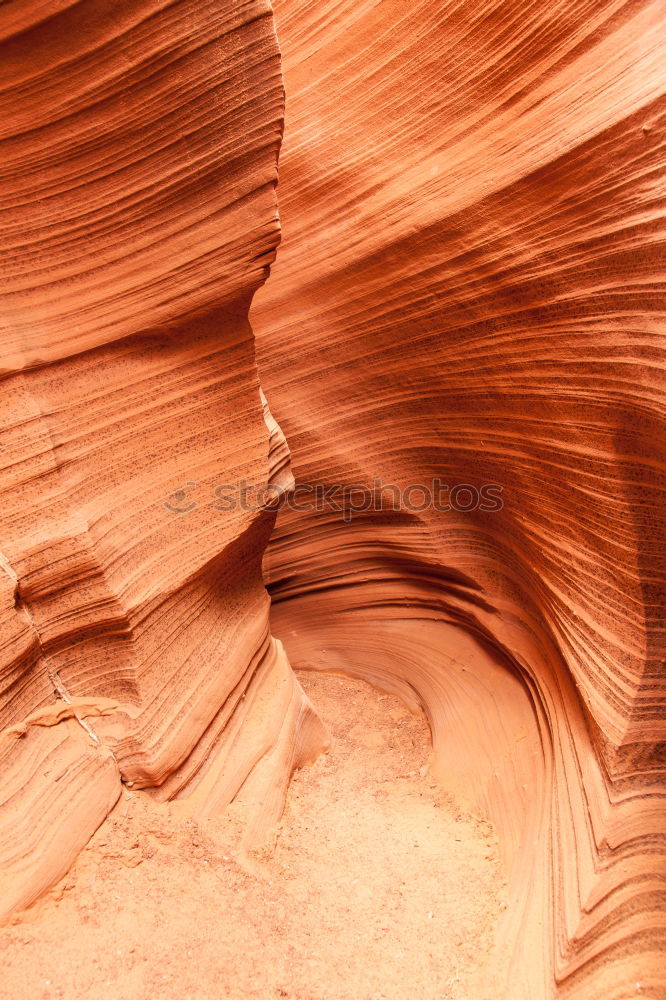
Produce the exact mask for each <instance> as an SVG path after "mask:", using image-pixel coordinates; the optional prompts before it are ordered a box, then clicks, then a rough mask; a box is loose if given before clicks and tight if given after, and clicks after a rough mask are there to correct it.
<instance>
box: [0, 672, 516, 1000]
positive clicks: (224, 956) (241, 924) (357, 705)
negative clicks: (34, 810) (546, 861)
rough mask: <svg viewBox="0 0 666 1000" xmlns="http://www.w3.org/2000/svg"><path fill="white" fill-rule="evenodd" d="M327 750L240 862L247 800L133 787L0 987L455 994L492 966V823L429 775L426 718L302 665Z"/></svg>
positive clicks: (27, 930)
mask: <svg viewBox="0 0 666 1000" xmlns="http://www.w3.org/2000/svg"><path fill="white" fill-rule="evenodd" d="M299 679H300V681H301V683H302V684H303V687H304V688H305V690H306V692H307V693H308V694H309V696H310V697H311V698H312V700H313V701H314V703H315V704H316V705H317V708H318V710H319V712H320V713H321V715H322V718H323V719H324V721H325V722H326V724H327V726H328V727H329V730H330V733H331V748H330V750H329V752H328V753H327V754H324V755H322V756H321V757H320V758H319V759H318V760H317V761H316V763H315V764H314V765H313V766H312V767H306V768H304V769H302V770H301V771H299V772H297V774H296V775H295V776H294V779H293V782H292V784H291V787H290V791H289V795H288V799H287V806H286V809H285V813H284V816H283V819H282V822H281V824H280V828H279V834H278V838H277V843H276V849H275V852H274V854H272V855H270V853H269V852H267V854H266V856H265V857H263V858H262V857H260V856H257V855H255V856H254V857H253V858H252V859H248V860H249V861H250V863H251V865H252V868H253V872H252V873H250V872H249V871H248V870H247V867H248V866H247V864H246V865H245V867H241V866H239V864H237V863H236V861H235V860H234V853H235V852H234V843H235V841H236V840H237V835H238V832H239V830H240V829H241V828H242V825H243V815H242V812H243V804H242V797H241V801H239V802H237V803H235V804H234V805H233V806H232V807H231V809H230V810H229V812H228V814H227V815H226V816H224V817H221V818H218V819H216V820H211V821H207V822H206V823H203V824H197V823H195V822H193V821H192V820H191V819H190V818H187V816H186V807H187V803H186V800H183V801H182V802H180V803H179V802H175V803H170V804H166V803H162V804H158V803H156V802H154V801H152V800H151V799H150V798H149V797H148V796H147V795H145V794H141V793H139V794H137V793H131V792H126V793H125V794H124V796H123V798H122V799H121V801H120V803H119V804H118V806H117V808H116V810H115V812H114V813H113V814H112V816H111V817H110V819H109V820H108V821H107V822H106V823H105V824H104V825H103V826H102V827H101V829H100V830H99V831H98V833H97V834H96V835H95V837H94V838H93V840H92V841H91V843H90V844H89V846H88V847H87V848H86V849H85V850H84V852H83V853H82V854H81V856H80V858H79V860H78V861H77V863H76V865H75V867H74V868H73V869H72V871H71V872H70V874H69V875H68V876H67V878H66V879H65V880H64V882H61V883H60V884H59V885H58V886H57V887H56V889H55V890H54V892H53V894H52V895H51V897H50V898H47V899H45V900H44V901H43V902H42V903H40V904H38V905H37V907H36V908H35V909H34V910H33V911H32V912H31V913H29V915H28V918H27V919H24V921H23V922H22V923H21V924H20V925H17V926H14V927H8V928H5V929H4V930H3V931H2V932H1V935H0V947H1V948H2V949H3V950H4V954H5V961H4V968H3V981H2V984H1V985H0V995H1V996H2V997H7V998H9V997H28V996H30V997H35V998H40V1000H42V998H43V1000H51V998H53V1000H55V998H60V997H64V998H67V1000H84V998H85V1000H88V998H89V997H93V996H94V997H95V998H98V1000H118V998H120V997H122V998H123V1000H143V998H145V997H147V996H159V997H162V998H166V1000H176V998H177V1000H220V998H227V1000H240V998H244V997H252V998H256V1000H272V998H279V997H291V998H293V1000H404V998H405V997H410V998H414V1000H419V998H421V1000H440V998H441V1000H464V998H466V997H469V996H474V997H475V998H480V997H485V996H488V997H489V998H490V997H491V996H495V995H496V994H495V993H494V991H493V989H492V984H491V983H486V986H485V988H484V986H482V984H481V980H480V976H481V974H482V973H483V971H484V966H485V965H487V964H488V963H490V964H491V965H492V962H495V961H496V960H497V959H496V956H493V954H492V939H493V934H494V930H495V925H496V922H497V918H498V916H499V914H500V913H501V909H502V907H503V906H504V896H503V894H504V885H503V878H502V873H501V869H500V865H499V862H498V857H497V844H496V840H495V837H494V835H493V833H492V831H491V828H490V827H489V826H488V825H487V824H485V823H483V822H482V821H479V820H477V819H475V818H473V817H472V816H470V815H467V814H463V813H461V812H459V811H458V810H457V809H456V807H455V804H454V803H453V801H452V800H451V799H449V798H447V797H445V796H443V795H442V793H441V791H440V790H438V788H437V786H436V785H435V784H434V783H433V782H432V781H431V779H430V778H429V777H428V775H427V773H426V771H427V762H428V758H429V756H430V736H429V732H428V728H427V725H426V723H425V720H424V719H423V718H422V717H421V716H416V715H413V714H412V713H411V712H409V711H408V710H407V709H406V708H405V707H404V705H403V704H402V703H401V702H399V701H398V700H397V699H396V698H394V697H392V696H389V695H385V694H381V693H380V692H379V691H377V690H375V689H374V688H371V687H370V686H369V685H367V684H365V683H364V682H362V681H352V680H349V679H347V678H343V677H339V676H333V675H326V674H317V673H303V672H301V673H300V675H299Z"/></svg>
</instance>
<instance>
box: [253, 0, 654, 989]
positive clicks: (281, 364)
mask: <svg viewBox="0 0 666 1000" xmlns="http://www.w3.org/2000/svg"><path fill="white" fill-rule="evenodd" d="M275 6H276V17H277V23H278V32H279V37H280V44H281V48H282V54H283V65H284V74H285V86H286V93H287V108H288V114H287V131H286V135H285V144H284V147H283V153H282V157H281V161H280V212H281V219H282V222H283V231H284V241H283V246H282V248H281V251H280V256H279V259H278V263H277V265H276V268H275V269H274V272H273V274H272V277H271V282H270V283H269V284H268V285H267V286H266V288H265V289H263V290H262V292H261V294H260V296H258V298H257V302H256V307H255V308H254V310H253V314H252V315H253V325H254V327H255V332H256V335H257V339H258V357H259V367H260V373H261V378H262V383H263V385H264V387H265V389H266V393H267V396H268V398H269V399H270V400H271V406H272V408H273V412H274V413H275V415H276V417H277V419H278V420H279V421H280V424H281V426H282V427H283V429H284V431H285V434H286V437H287V440H288V441H289V444H290V448H291V451H292V455H293V456H294V457H295V464H294V471H295V475H296V479H297V481H298V482H299V483H303V484H313V483H320V484H324V486H325V487H327V488H331V487H333V486H335V484H351V483H360V484H364V485H365V486H366V488H369V489H370V490H374V491H375V493H376V492H377V491H378V489H379V488H380V487H379V486H378V483H383V484H389V485H390V486H391V487H393V486H395V487H397V489H398V490H399V494H400V496H401V497H402V498H403V500H404V497H405V491H406V490H407V488H408V487H409V486H410V485H413V484H425V485H426V486H430V485H431V484H432V481H433V479H439V481H440V483H441V484H444V485H446V486H449V487H453V486H456V485H458V484H467V485H469V486H471V487H472V488H473V489H474V490H475V491H477V495H480V493H481V490H482V487H483V486H484V485H487V484H497V485H499V486H500V487H501V500H502V506H501V509H494V510H487V509H486V510H484V509H482V508H481V507H480V506H479V505H476V506H472V508H470V509H468V510H461V509H460V507H461V506H463V507H464V506H465V505H466V504H467V499H466V497H465V495H464V494H458V497H459V501H460V502H459V504H458V509H455V507H454V508H452V509H450V510H448V511H444V510H434V509H433V508H432V506H428V507H426V508H425V509H419V504H420V503H421V501H422V494H419V493H418V492H416V493H413V494H412V495H411V499H412V500H413V501H414V502H413V503H412V504H411V505H409V504H407V505H406V504H405V503H404V502H403V503H402V511H398V512H395V511H392V510H391V507H392V502H391V497H392V496H394V495H395V491H394V490H392V489H391V490H389V491H388V494H387V496H388V500H387V502H385V503H384V504H383V509H382V510H365V511H357V512H355V513H353V514H352V515H351V518H350V520H347V521H346V520H345V518H344V515H343V513H342V512H340V511H336V510H335V509H333V506H334V503H335V502H339V501H340V499H341V497H340V493H338V494H337V496H335V497H334V499H333V503H330V504H329V503H327V502H326V501H325V500H322V501H321V502H320V504H319V506H320V509H319V510H316V509H308V505H310V506H311V507H312V505H313V503H314V497H313V495H312V493H308V492H305V491H304V492H303V493H302V494H301V499H300V502H299V507H300V508H301V509H300V510H299V511H284V512H283V513H281V515H280V520H279V527H278V531H277V533H276V535H275V536H274V539H273V541H272V542H271V546H270V550H269V558H268V560H267V565H268V568H269V572H270V576H271V581H272V584H271V590H272V594H273V599H274V602H275V603H274V627H275V630H276V633H277V634H278V635H279V636H281V638H282V639H283V640H284V642H285V644H286V647H287V651H288V653H289V655H290V658H291V659H292V662H295V663H297V664H298V665H300V666H308V667H313V668H321V669H335V670H342V671H345V672H350V673H354V674H358V675H360V676H363V677H365V678H367V679H369V680H370V681H372V682H374V683H376V684H379V685H382V686H387V687H390V688H391V689H393V690H397V691H399V692H400V693H401V694H402V695H403V697H405V699H406V700H408V701H411V702H413V703H414V704H418V703H420V704H421V705H423V707H424V708H425V711H426V713H427V714H428V717H429V720H430V722H431V726H432V729H433V734H434V740H435V760H434V765H433V766H434V767H435V768H436V770H437V772H438V774H439V775H440V776H441V778H442V780H443V781H444V782H445V783H447V784H448V785H449V786H450V787H451V788H452V789H453V790H455V792H456V793H457V794H462V795H465V796H467V797H468V798H470V799H471V800H472V801H473V802H474V803H475V804H476V805H477V806H479V807H480V808H482V809H483V810H484V811H485V812H486V814H487V815H488V816H490V817H491V818H492V820H493V821H494V822H495V824H496V826H497V829H498V831H499V833H500V836H501V838H502V842H503V848H504V854H505V860H506V864H507V870H508V874H509V880H510V894H511V904H510V906H509V908H508V910H507V914H506V917H505V920H504V924H503V928H502V934H501V943H500V947H501V948H502V949H510V950H511V952H512V956H513V957H512V962H511V967H510V981H509V982H508V984H507V986H506V995H507V996H510V997H511V998H512V1000H513V998H516V997H529V998H531V1000H533V998H535V997H540V996H543V995H550V994H551V993H552V991H553V990H554V989H555V987H556V985H557V986H558V987H559V989H560V991H561V994H562V995H563V996H567V997H580V998H581V1000H582V998H584V1000H596V998H599V1000H601V998H603V1000H611V998H617V1000H626V998H628V997H629V996H632V997H633V996H641V995H647V996H655V997H656V996H657V995H661V991H663V989H664V988H666V983H665V982H664V978H663V965H662V964H661V963H660V958H659V952H660V949H662V948H663V946H664V918H663V912H664V910H663V906H664V896H663V877H664V850H665V848H666V843H665V840H664V829H665V827H664V823H665V814H664V797H663V796H664V758H663V746H664V738H665V732H664V718H665V715H664V685H665V680H664V677H665V675H664V666H663V662H664V647H663V607H664V600H663V598H664V592H663V582H664V578H665V576H666V574H665V572H664V570H665V567H664V517H663V515H664V506H663V499H664V478H663V472H664V442H665V440H666V438H665V436H664V422H663V414H664V377H663V360H664V356H663V301H664V300H663V288H662V286H661V285H660V283H659V282H658V280H657V275H658V274H659V272H660V262H662V261H663V196H664V188H663V172H662V167H663V157H664V124H665V122H666V115H665V112H666V104H665V102H664V96H663V95H664V89H665V79H664V65H665V64H666V60H665V53H664V49H663V44H662V39H663V29H664V25H663V11H660V9H659V6H658V5H657V4H653V3H649V2H638V3H636V2H631V3H628V2H625V0H618V2H612V3H607V2H596V0H592V2H586V3H582V4H581V3H573V2H570V0H563V2H555V3H549V4H540V3H528V4H520V5H516V4H512V3H509V2H502V0H500V2H492V3H457V2H456V3H449V2H444V3H431V2H425V0H423V2H419V0H416V2H414V3H409V4H407V3H403V2H399V0H353V2H341V3H328V2H324V3H316V4H315V3H301V2H299V3H294V2H292V0H276V5H275ZM444 496H445V497H446V494H445V495H444ZM353 503H354V501H352V504H353ZM442 877H445V875H444V874H442Z"/></svg>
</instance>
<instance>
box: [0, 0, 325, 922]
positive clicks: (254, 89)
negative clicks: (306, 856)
mask: <svg viewBox="0 0 666 1000" xmlns="http://www.w3.org/2000/svg"><path fill="white" fill-rule="evenodd" d="M0 36H1V37H2V48H3V60H2V66H1V69H0V107H1V113H0V120H1V122H2V126H1V138H0V171H1V173H2V195H1V196H0V197H1V199H2V204H1V208H0V211H1V212H2V256H3V264H4V268H3V277H2V286H1V288H0V293H1V298H0V315H1V318H2V326H3V335H2V361H1V363H0V369H1V371H2V392H1V398H2V417H1V419H2V452H1V453H0V492H1V496H2V500H1V503H0V552H2V565H1V566H0V588H1V592H2V621H3V626H2V647H1V654H0V762H1V763H0V766H1V768H2V776H3V780H2V791H1V793H0V799H1V801H0V861H1V872H0V909H1V911H2V913H3V914H7V913H11V912H12V911H14V910H16V909H17V908H18V907H21V906H25V905H26V904H28V903H30V902H31V901H32V900H33V899H35V898H36V897H37V896H38V895H39V894H40V893H41V892H42V891H43V890H44V889H45V888H46V887H47V886H48V885H50V884H51V883H52V882H53V881H54V880H56V879H57V878H58V877H59V876H61V875H62V874H63V873H64V872H65V871H66V870H67V867H68V866H69V864H70V863H71V861H72V859H73V857H74V856H75V854H76V852H77V851H78V850H79V849H80V847H81V846H82V845H83V844H84V843H85V842H86V840H87V839H88V837H89V836H90V834H91V833H92V832H93V831H94V829H95V828H96V827H97V826H98V825H99V823H100V822H101V821H102V820H103V819H104V817H105V816H106V815H107V813H108V811H109V809H110V808H111V807H112V806H113V804H114V802H115V801H116V800H117V798H118V796H119V795H120V794H121V787H122V785H121V781H124V782H126V783H127V785H128V786H129V787H133V788H135V789H136V788H142V787H145V788H150V789H153V794H155V795H160V796H168V797H174V796H179V795H193V802H195V801H199V800H200V808H201V809H202V810H205V811H207V812H210V811H211V810H213V809H215V808H221V807H223V806H224V805H225V804H226V803H227V802H228V801H229V800H230V799H232V798H233V797H234V795H235V794H236V792H237V791H238V789H239V788H240V787H241V786H242V785H243V784H244V783H246V784H249V786H251V787H253V788H254V792H255V794H254V801H255V803H256V804H257V808H256V809H255V810H254V812H253V813H252V815H251V816H250V819H249V824H250V827H249V831H248V836H249V837H250V838H255V839H261V837H262V836H263V835H264V834H265V831H266V827H267V825H269V824H270V823H271V822H272V821H273V820H274V819H275V818H276V815H277V814H279V812H280V808H281V797H282V795H283V794H284V790H285V787H286V783H287V781H288V778H289V775H290V773H291V770H292V769H293V767H294V766H295V765H296V764H297V763H299V762H300V761H301V760H303V759H304V758H305V757H307V756H308V755H309V754H311V753H313V752H314V751H315V748H316V747H318V746H319V745H320V744H321V742H322V740H321V732H320V731H319V728H318V723H317V721H316V719H315V717H314V715H313V713H312V711H311V709H310V707H309V703H308V702H307V699H305V696H304V695H303V693H302V691H301V689H300V687H299V686H298V684H297V683H296V681H295V679H294V677H293V674H292V672H291V668H290V667H289V664H288V662H287V660H286V657H285V655H284V652H283V650H282V648H281V646H280V644H279V643H276V642H275V640H273V639H272V637H271V636H270V632H269V627H268V607H269V600H268V597H267V595H266V592H265V590H264V587H263V583H262V575H261V559H262V554H263V550H264V548H265V545H266V543H267V540H268V537H269V534H270V531H271V528H272V523H273V520H274V512H271V511H270V510H269V511H266V510H262V509H258V508H256V507H255V508H251V507H249V506H247V505H246V509H242V508H241V506H240V505H239V504H236V505H235V506H234V507H233V508H230V507H229V505H228V504H226V505H221V504H220V503H219V502H218V500H217V497H218V496H219V492H216V491H218V490H219V486H220V485H221V484H225V483H236V482H238V481H240V480H245V481H246V482H247V483H248V484H249V485H250V486H251V487H254V488H259V487H261V486H263V485H265V484H267V483H268V482H269V481H270V482H273V481H274V480H275V477H276V476H277V477H278V478H279V480H280V482H281V484H282V486H285V485H287V484H288V479H289V474H288V454H287V453H286V446H285V443H284V438H283V437H282V435H281V433H280V432H279V428H278V427H277V425H276V424H275V421H274V420H272V418H270V413H269V412H268V411H267V409H266V413H264V401H263V399H262V396H261V393H260V387H259V382H258V378H257V373H256V365H255V359H254V345H253V338H252V333H251V330H250V327H249V324H248V320H247V312H248V307H249V303H250V300H251V297H252V295H253V293H254V291H255V290H256V288H257V287H258V286H259V285H260V284H261V282H262V281H263V280H264V279H265V277H266V275H267V271H268V265H269V264H270V263H271V261H272V260H273V257H274V254H275V248H276V245H277V243H278V239H279V224H278V219H277V210H276V195H275V183H276V166H277V156H278V150H279V145H280V139H281V132H282V116H283V89H282V82H281V74H280V61H279V54H278V49H277V43H276V38H275V31H274V25H273V20H272V14H271V10H270V6H269V4H268V3H266V2H264V0H248V2H218V0H215V2H212V0H204V2H201V0H196V2H194V0H178V2H175V3H174V2H168V3H167V2H165V0H138V2H135V3H131V4H118V3H115V2H112V0H87V2H85V3H71V2H67V0H50V2H48V3H36V2H34V0H33V2H28V0H20V2H17V3H12V4H7V5H4V6H3V7H2V9H0ZM206 787H208V788H209V789H210V788H212V789H213V791H211V792H210V794H208V795H203V794H202V789H203V788H206Z"/></svg>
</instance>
